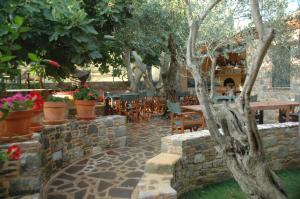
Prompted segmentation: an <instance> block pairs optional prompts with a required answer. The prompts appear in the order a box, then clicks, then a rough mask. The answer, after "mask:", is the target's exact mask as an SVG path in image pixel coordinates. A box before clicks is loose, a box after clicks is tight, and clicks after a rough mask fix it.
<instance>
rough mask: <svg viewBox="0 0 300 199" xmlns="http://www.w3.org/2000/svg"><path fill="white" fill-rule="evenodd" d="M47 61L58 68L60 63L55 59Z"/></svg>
mask: <svg viewBox="0 0 300 199" xmlns="http://www.w3.org/2000/svg"><path fill="white" fill-rule="evenodd" d="M47 63H48V64H50V65H51V66H53V67H55V68H60V67H61V65H60V64H59V63H57V62H56V61H53V60H47Z"/></svg>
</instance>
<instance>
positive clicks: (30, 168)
mask: <svg viewBox="0 0 300 199" xmlns="http://www.w3.org/2000/svg"><path fill="white" fill-rule="evenodd" d="M126 122H127V121H126V117H124V116H118V115H113V116H105V117H99V118H97V119H95V120H93V121H77V120H70V121H69V122H68V123H66V124H62V125H55V126H45V128H44V130H43V132H41V133H40V134H35V135H34V136H33V139H32V140H30V141H24V142H19V143H11V144H0V150H6V149H7V148H8V147H9V146H11V145H13V144H16V145H19V146H20V147H21V159H20V160H18V161H9V162H6V163H5V164H4V165H2V166H0V198H1V197H7V196H11V195H23V194H31V193H36V192H40V190H41V189H42V188H43V186H42V185H43V184H44V183H46V182H47V181H48V180H49V178H50V177H51V176H52V175H53V174H54V173H56V172H57V171H59V170H60V169H62V168H64V167H65V166H68V165H70V164H71V163H73V162H75V161H77V160H80V159H82V158H84V157H87V156H89V155H92V154H95V153H98V152H101V151H102V150H103V149H106V148H113V147H119V146H124V145H125V143H126V136H127V127H126Z"/></svg>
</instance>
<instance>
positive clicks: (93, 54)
mask: <svg viewBox="0 0 300 199" xmlns="http://www.w3.org/2000/svg"><path fill="white" fill-rule="evenodd" d="M89 56H90V57H91V58H93V59H100V58H101V57H102V55H101V54H100V53H99V52H98V51H93V52H91V53H89Z"/></svg>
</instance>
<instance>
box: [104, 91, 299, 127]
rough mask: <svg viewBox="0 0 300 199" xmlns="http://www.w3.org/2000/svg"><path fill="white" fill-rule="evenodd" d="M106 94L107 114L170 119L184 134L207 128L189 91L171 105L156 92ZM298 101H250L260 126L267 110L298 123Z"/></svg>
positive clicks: (216, 99)
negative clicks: (187, 131) (186, 131)
mask: <svg viewBox="0 0 300 199" xmlns="http://www.w3.org/2000/svg"><path fill="white" fill-rule="evenodd" d="M104 95H105V99H106V100H105V103H106V105H105V110H104V112H106V113H107V114H120V115H125V116H127V118H128V120H129V121H131V122H139V121H142V120H149V119H150V118H151V117H153V116H166V117H168V118H169V119H170V124H171V127H172V132H174V133H175V132H176V133H184V131H185V130H190V131H195V130H198V129H203V128H206V127H207V126H206V122H205V119H204V116H203V113H202V106H201V105H199V102H198V99H197V96H195V95H191V94H190V93H189V92H186V91H181V92H177V93H176V97H177V99H178V100H177V102H171V101H170V100H167V99H166V97H163V96H159V95H157V94H156V93H155V92H139V93H135V92H106V93H105V94H104ZM296 98H297V97H296ZM297 99H298V98H297ZM297 99H295V102H291V101H272V102H264V101H257V95H253V96H251V99H250V100H251V103H250V106H251V109H252V111H253V113H254V116H255V119H256V121H257V123H258V124H262V123H263V120H264V110H279V115H278V121H279V122H286V121H292V120H298V119H297V118H298V117H297V114H296V113H295V107H297V106H299V104H300V103H299V102H298V101H297ZM234 100H235V96H216V97H214V98H213V102H214V104H218V103H223V102H228V103H231V102H234ZM299 101H300V100H299ZM295 117H296V119H295Z"/></svg>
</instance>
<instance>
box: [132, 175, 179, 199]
mask: <svg viewBox="0 0 300 199" xmlns="http://www.w3.org/2000/svg"><path fill="white" fill-rule="evenodd" d="M172 178H173V175H166V174H164V175H160V174H149V173H146V174H145V175H143V177H142V179H141V180H140V181H139V183H138V185H137V186H136V187H135V189H134V191H133V193H132V195H131V199H157V198H164V199H176V198H177V192H176V190H175V189H173V188H172V187H171V180H172Z"/></svg>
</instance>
